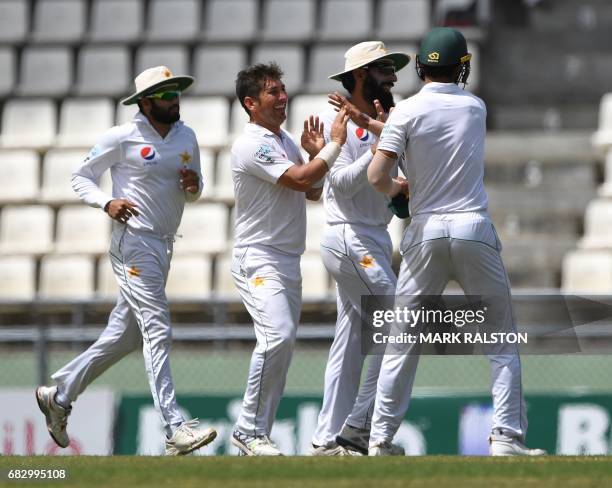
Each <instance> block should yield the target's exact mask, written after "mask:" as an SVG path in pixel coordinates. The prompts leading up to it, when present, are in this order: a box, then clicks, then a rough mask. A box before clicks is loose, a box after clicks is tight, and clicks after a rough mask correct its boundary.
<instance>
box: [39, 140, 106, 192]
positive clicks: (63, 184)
mask: <svg viewBox="0 0 612 488" xmlns="http://www.w3.org/2000/svg"><path fill="white" fill-rule="evenodd" d="M86 154H87V151H86V150H82V149H50V150H49V151H47V152H46V153H45V156H44V158H43V169H42V186H41V190H40V198H41V200H42V201H44V202H46V203H52V204H58V203H73V202H77V201H78V200H79V198H78V196H77V194H76V193H75V192H74V190H73V189H72V183H71V181H72V173H73V171H74V170H75V168H76V167H77V166H78V165H79V164H80V163H81V161H82V160H83V158H84V157H85V155H86ZM99 184H100V188H102V189H103V190H104V191H106V192H107V193H108V194H109V195H111V194H112V191H111V187H112V183H111V178H110V172H109V171H105V172H104V173H103V174H102V177H101V178H100V182H99Z"/></svg>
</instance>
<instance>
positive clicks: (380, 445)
mask: <svg viewBox="0 0 612 488" xmlns="http://www.w3.org/2000/svg"><path fill="white" fill-rule="evenodd" d="M405 455H406V451H404V448H403V447H402V446H398V445H397V444H392V443H391V442H388V441H382V442H377V443H376V444H374V445H373V446H370V448H369V449H368V456H405Z"/></svg>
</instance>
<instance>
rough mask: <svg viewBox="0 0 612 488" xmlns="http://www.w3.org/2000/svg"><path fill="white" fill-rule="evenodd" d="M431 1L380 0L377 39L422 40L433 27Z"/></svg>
mask: <svg viewBox="0 0 612 488" xmlns="http://www.w3.org/2000/svg"><path fill="white" fill-rule="evenodd" d="M430 17H431V6H430V2H429V0H380V1H379V2H378V16H377V18H378V29H377V30H376V38H378V39H381V40H383V41H386V40H398V41H405V40H407V39H411V40H415V41H417V40H420V39H421V37H423V36H424V35H425V33H426V32H427V31H428V30H429V28H430V26H431V20H430Z"/></svg>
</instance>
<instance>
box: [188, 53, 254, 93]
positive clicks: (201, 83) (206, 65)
mask: <svg viewBox="0 0 612 488" xmlns="http://www.w3.org/2000/svg"><path fill="white" fill-rule="evenodd" d="M193 66H194V68H193V72H194V76H195V79H196V81H195V83H194V84H193V87H192V88H190V89H189V94H190V95H223V96H229V97H234V96H235V95H236V88H235V81H236V74H237V73H238V72H239V71H240V70H241V69H244V68H245V67H246V66H247V54H246V49H245V48H244V46H241V45H229V46H227V45H226V46H198V47H197V48H196V49H195V51H194V55H193Z"/></svg>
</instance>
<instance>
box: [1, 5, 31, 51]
mask: <svg viewBox="0 0 612 488" xmlns="http://www.w3.org/2000/svg"><path fill="white" fill-rule="evenodd" d="M29 17H30V16H29V2H28V1H27V0H2V2H0V42H1V43H3V44H5V43H14V44H18V43H21V42H23V41H25V38H26V36H27V35H28V28H29V26H28V20H29Z"/></svg>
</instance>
